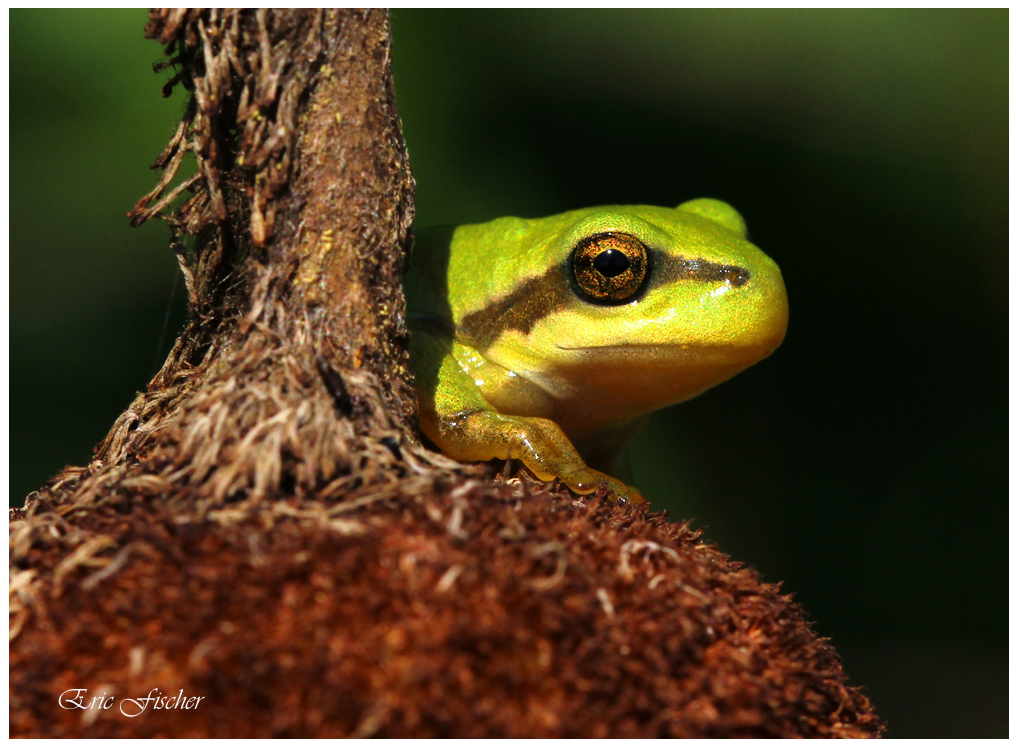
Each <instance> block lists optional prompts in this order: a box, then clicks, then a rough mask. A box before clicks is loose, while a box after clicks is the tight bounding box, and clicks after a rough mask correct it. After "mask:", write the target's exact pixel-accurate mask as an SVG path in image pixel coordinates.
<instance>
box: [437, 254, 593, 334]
mask: <svg viewBox="0 0 1016 754" xmlns="http://www.w3.org/2000/svg"><path fill="white" fill-rule="evenodd" d="M574 296H575V294H574V293H572V290H571V284H570V283H569V282H568V276H567V272H566V270H565V266H564V265H556V266H554V267H551V268H550V269H548V270H547V271H546V272H544V273H543V274H542V275H539V276H537V277H534V278H529V279H528V280H527V281H526V282H524V283H523V284H522V285H520V286H518V287H517V288H516V289H515V290H513V291H511V292H510V293H508V294H507V295H505V296H502V297H501V298H499V299H497V300H496V301H493V302H491V303H490V304H488V305H487V306H485V307H484V308H483V309H478V310H477V311H475V312H470V313H469V314H467V315H466V316H465V317H463V318H462V324H461V325H460V326H459V327H458V328H457V330H456V337H458V338H459V339H460V340H461V341H462V342H464V343H466V344H467V345H470V346H473V347H474V348H477V349H479V350H481V351H482V350H483V349H484V348H485V347H487V346H489V345H491V344H492V343H493V342H494V341H495V340H497V339H498V337H499V336H500V335H501V333H503V332H506V331H508V330H516V331H518V332H520V333H522V334H523V335H529V333H530V332H531V331H532V329H533V327H534V326H535V325H536V323H537V322H539V321H540V320H541V319H543V318H544V317H546V316H547V315H548V314H551V313H552V312H556V311H560V310H561V309H563V308H564V307H565V306H567V304H568V302H569V301H571V300H572V299H573V298H574Z"/></svg>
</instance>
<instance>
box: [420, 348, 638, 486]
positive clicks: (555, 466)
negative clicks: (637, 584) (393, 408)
mask: <svg viewBox="0 0 1016 754" xmlns="http://www.w3.org/2000/svg"><path fill="white" fill-rule="evenodd" d="M456 345H457V344H454V343H453V341H452V340H451V338H449V337H448V336H446V335H444V334H440V333H434V332H432V331H430V330H426V329H417V328H413V330H412V331H411V336H410V356H411V358H412V361H413V372H414V373H415V374H416V392H417V401H418V403H419V410H420V429H421V430H422V431H423V433H424V434H425V435H426V436H427V437H428V438H430V439H431V440H432V441H433V442H434V443H435V444H436V445H437V446H438V447H439V448H440V449H441V450H442V452H444V453H445V454H446V455H448V456H450V457H451V458H454V459H456V460H459V461H489V460H491V459H492V458H502V459H508V458H512V459H517V460H519V461H521V462H522V463H524V464H525V465H526V468H528V469H529V470H530V471H531V472H532V473H533V475H534V476H536V477H537V478H538V479H541V480H543V481H550V480H551V479H555V478H556V479H560V480H561V481H562V482H564V483H565V484H566V485H567V486H568V487H569V488H570V489H571V490H572V491H574V492H576V493H578V494H580V495H588V494H589V493H591V492H595V491H596V490H597V489H598V488H599V486H600V485H601V484H602V485H604V486H605V487H606V488H607V491H608V494H609V495H610V496H611V497H612V498H617V499H628V500H630V501H632V502H641V501H642V496H641V495H639V494H638V493H637V492H636V491H634V490H633V489H630V488H628V487H627V486H625V485H624V484H623V483H621V482H620V481H618V480H617V479H615V478H614V477H611V476H608V475H607V474H603V473H601V472H599V471H596V470H594V469H591V468H589V466H587V465H586V463H585V461H583V460H582V457H581V456H580V455H579V453H578V451H577V450H575V446H574V445H573V444H572V443H571V442H570V441H569V440H568V438H567V437H566V436H565V434H564V432H563V431H562V430H561V428H560V427H559V426H558V425H557V424H556V423H554V422H553V421H551V420H550V419H545V418H541V417H534V416H516V415H510V414H502V413H501V412H500V411H498V410H497V408H495V407H494V406H493V405H492V404H491V403H490V402H488V401H487V400H486V399H485V398H484V396H483V394H482V393H481V392H480V389H479V387H478V386H477V384H476V380H475V379H474V377H473V376H471V375H470V374H469V373H468V372H467V371H466V370H465V369H464V368H463V366H462V364H460V362H459V360H458V359H456V358H455V356H454V355H453V350H454V349H455V347H456ZM460 350H461V349H460Z"/></svg>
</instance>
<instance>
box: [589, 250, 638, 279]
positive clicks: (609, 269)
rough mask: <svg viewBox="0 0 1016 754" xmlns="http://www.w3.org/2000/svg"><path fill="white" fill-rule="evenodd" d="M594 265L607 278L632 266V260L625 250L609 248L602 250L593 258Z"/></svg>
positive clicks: (615, 275)
mask: <svg viewBox="0 0 1016 754" xmlns="http://www.w3.org/2000/svg"><path fill="white" fill-rule="evenodd" d="M593 267H595V268H596V269H597V271H598V272H599V273H600V274H601V275H603V277H605V278H613V277H617V276H618V275H620V274H621V273H622V272H624V271H625V270H627V269H628V268H629V267H631V260H630V259H628V257H627V256H625V253H624V252H623V251H618V250H617V249H607V250H606V251H601V252H600V253H599V254H597V255H596V259H594V260H593Z"/></svg>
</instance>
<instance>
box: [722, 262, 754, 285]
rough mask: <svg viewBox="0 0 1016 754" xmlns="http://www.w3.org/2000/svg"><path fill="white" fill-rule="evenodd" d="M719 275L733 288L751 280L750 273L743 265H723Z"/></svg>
mask: <svg viewBox="0 0 1016 754" xmlns="http://www.w3.org/2000/svg"><path fill="white" fill-rule="evenodd" d="M720 277H721V278H722V279H723V280H726V281H727V282H728V283H730V284H731V285H732V286H734V287H735V288H740V287H741V286H742V285H744V284H745V283H747V282H748V281H749V280H751V273H750V272H748V270H746V269H744V268H743V267H729V266H726V265H724V266H723V267H721V268H720Z"/></svg>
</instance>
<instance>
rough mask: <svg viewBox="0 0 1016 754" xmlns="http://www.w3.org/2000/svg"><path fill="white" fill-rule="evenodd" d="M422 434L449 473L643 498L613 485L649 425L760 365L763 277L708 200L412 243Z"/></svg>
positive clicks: (773, 315) (772, 317) (780, 295)
mask: <svg viewBox="0 0 1016 754" xmlns="http://www.w3.org/2000/svg"><path fill="white" fill-rule="evenodd" d="M405 283H406V295H407V301H408V323H409V330H410V359H411V364H412V370H413V373H414V376H415V380H416V389H417V395H418V402H419V413H420V427H421V429H422V430H423V433H424V434H425V435H426V436H427V437H428V438H430V440H432V441H433V442H434V443H435V444H436V445H437V446H438V447H439V448H440V449H441V450H442V451H443V452H444V453H445V454H447V455H449V456H450V457H452V458H454V459H457V460H461V461H483V460H490V459H494V458H502V459H508V458H512V459H517V460H519V461H521V462H522V463H524V464H525V465H526V467H527V468H528V469H529V470H530V472H532V474H533V475H535V476H536V477H537V478H539V479H541V480H545V481H546V480H550V479H554V478H557V479H560V480H561V481H562V482H563V483H564V484H566V485H567V486H568V487H569V488H571V489H572V490H573V491H575V492H577V493H580V494H588V493H590V492H593V491H594V490H596V489H598V488H599V487H600V485H605V486H606V490H607V493H608V494H609V495H610V496H611V497H612V498H615V499H616V498H627V499H630V500H641V499H642V498H641V496H640V495H639V494H638V492H637V491H636V490H635V488H634V487H629V486H628V485H626V484H625V483H623V482H621V481H620V480H619V479H617V478H616V477H617V476H619V475H622V474H623V467H624V465H625V464H626V463H627V456H626V446H627V444H628V442H629V441H630V440H631V439H632V438H633V436H634V435H635V434H636V433H637V432H638V430H639V429H640V428H641V427H642V425H643V424H644V422H645V419H646V418H647V416H648V414H649V413H650V412H652V411H655V410H656V409H659V408H662V407H664V406H669V405H671V404H674V403H679V402H681V401H685V400H688V399H689V398H694V397H695V396H697V395H699V394H701V393H702V392H704V391H705V390H707V389H709V388H710V387H712V386H713V385H716V384H719V383H720V382H723V381H724V380H726V379H728V378H730V377H732V376H733V375H735V374H737V373H738V372H740V371H741V370H742V369H744V368H746V367H748V366H750V365H751V364H754V363H755V362H756V361H759V360H760V359H763V358H765V357H766V356H768V355H769V354H771V353H772V352H773V350H774V349H775V348H776V347H777V346H778V345H779V344H780V342H781V341H782V340H783V336H784V333H785V332H786V329H787V316H788V312H787V294H786V290H785V288H784V286H783V278H782V276H781V275H780V270H779V267H777V266H776V263H775V262H773V261H772V260H771V259H770V258H769V257H767V256H766V255H765V254H763V253H762V252H761V251H760V250H759V249H758V248H756V247H755V246H754V245H752V244H751V243H749V242H748V240H747V228H746V226H745V223H744V220H743V219H742V218H741V216H740V215H739V214H738V213H737V211H736V210H734V208H733V207H731V206H730V205H728V204H725V203H723V202H721V201H718V200H715V199H695V200H693V201H690V202H686V203H684V204H682V205H680V206H679V207H677V208H676V209H669V208H664V207H651V206H607V207H595V208H592V209H581V210H576V211H573V212H566V213H564V214H560V215H554V216H553V217H547V218H543V219H539V220H524V219H521V218H517V217H502V218H500V219H497V220H493V221H491V222H488V223H483V224H480V225H460V226H458V227H454V228H444V229H437V230H432V231H423V232H421V233H420V234H419V235H418V237H417V241H416V245H415V248H414V249H413V252H412V257H411V262H410V269H409V271H408V273H407V275H406V281H405Z"/></svg>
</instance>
